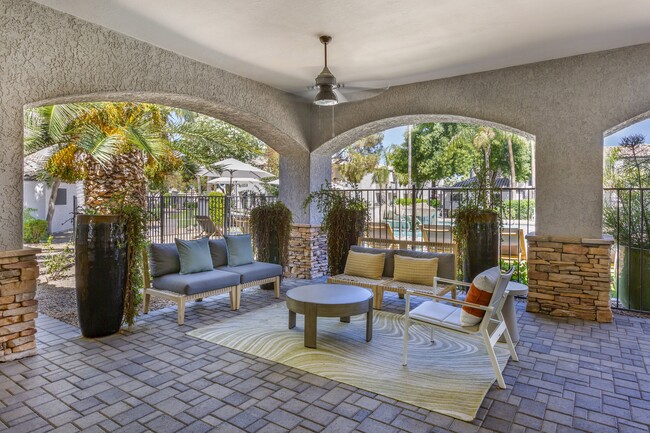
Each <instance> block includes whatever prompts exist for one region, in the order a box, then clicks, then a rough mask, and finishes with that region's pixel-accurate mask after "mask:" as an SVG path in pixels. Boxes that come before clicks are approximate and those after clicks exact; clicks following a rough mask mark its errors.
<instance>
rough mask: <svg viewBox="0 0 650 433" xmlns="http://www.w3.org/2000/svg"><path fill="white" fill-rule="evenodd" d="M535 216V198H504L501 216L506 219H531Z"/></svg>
mask: <svg viewBox="0 0 650 433" xmlns="http://www.w3.org/2000/svg"><path fill="white" fill-rule="evenodd" d="M534 216H535V200H505V201H504V202H503V217H504V218H505V219H508V220H531V219H533V217H534Z"/></svg>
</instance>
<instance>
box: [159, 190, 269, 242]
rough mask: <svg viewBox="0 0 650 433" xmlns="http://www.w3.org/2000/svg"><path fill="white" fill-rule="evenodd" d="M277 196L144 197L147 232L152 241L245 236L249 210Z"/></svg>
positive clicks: (162, 195) (247, 227) (247, 229)
mask: <svg viewBox="0 0 650 433" xmlns="http://www.w3.org/2000/svg"><path fill="white" fill-rule="evenodd" d="M276 200H277V197H272V196H248V197H238V196H236V197H229V196H218V195H182V194H179V195H165V194H149V195H148V197H147V229H148V236H149V239H150V240H151V241H152V242H174V239H175V238H179V239H192V238H197V237H200V236H220V235H223V234H242V233H249V217H250V211H251V209H253V208H254V207H256V206H259V205H260V204H262V203H268V202H274V201H276Z"/></svg>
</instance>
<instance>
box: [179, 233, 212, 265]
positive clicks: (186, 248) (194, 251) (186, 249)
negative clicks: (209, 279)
mask: <svg viewBox="0 0 650 433" xmlns="http://www.w3.org/2000/svg"><path fill="white" fill-rule="evenodd" d="M176 248H177V249H178V255H179V257H180V260H181V271H180V273H181V274H194V273H197V272H205V271H211V270H212V257H211V256H210V247H208V238H207V237H205V238H201V239H195V240H185V239H176Z"/></svg>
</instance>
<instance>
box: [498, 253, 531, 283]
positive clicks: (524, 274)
mask: <svg viewBox="0 0 650 433" xmlns="http://www.w3.org/2000/svg"><path fill="white" fill-rule="evenodd" d="M513 266H514V268H515V271H514V272H513V273H512V281H517V282H519V283H521V284H525V285H528V262H526V261H525V260H521V261H519V260H514V261H509V260H504V259H501V269H502V270H503V271H507V270H509V269H510V268H511V267H513Z"/></svg>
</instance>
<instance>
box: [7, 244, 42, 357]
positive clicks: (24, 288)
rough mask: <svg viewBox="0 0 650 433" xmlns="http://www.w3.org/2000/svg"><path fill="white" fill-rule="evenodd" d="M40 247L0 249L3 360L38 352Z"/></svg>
mask: <svg viewBox="0 0 650 433" xmlns="http://www.w3.org/2000/svg"><path fill="white" fill-rule="evenodd" d="M39 252H40V250H38V249H33V248H29V249H22V250H17V251H0V362H5V361H13V360H15V359H20V358H24V357H25V356H30V355H34V354H35V353H36V335H35V334H36V322H35V320H34V319H36V316H37V315H38V313H37V312H36V309H37V305H36V302H37V301H36V299H35V296H36V279H37V278H38V264H37V262H36V254H37V253H39Z"/></svg>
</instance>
